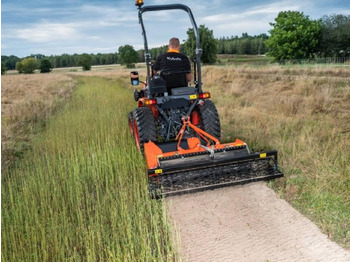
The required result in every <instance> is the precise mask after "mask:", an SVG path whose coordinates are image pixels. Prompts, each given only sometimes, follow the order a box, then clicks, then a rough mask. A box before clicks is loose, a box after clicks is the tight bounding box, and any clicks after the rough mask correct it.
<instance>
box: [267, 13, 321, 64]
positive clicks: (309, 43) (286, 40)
mask: <svg viewBox="0 0 350 262" xmlns="http://www.w3.org/2000/svg"><path fill="white" fill-rule="evenodd" d="M270 25H271V26H273V29H271V30H270V31H269V33H270V34H271V36H270V38H269V39H268V40H266V42H265V43H266V46H267V47H268V48H269V55H271V56H272V57H273V58H274V60H275V61H281V60H284V59H306V58H312V57H313V56H314V54H315V53H316V51H317V46H318V43H319V38H320V33H321V23H320V21H312V20H310V19H309V17H308V16H306V15H304V14H303V12H298V11H282V12H279V14H278V16H277V18H275V23H270Z"/></svg>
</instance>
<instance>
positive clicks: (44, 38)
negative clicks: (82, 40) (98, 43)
mask: <svg viewBox="0 0 350 262" xmlns="http://www.w3.org/2000/svg"><path fill="white" fill-rule="evenodd" d="M79 34H80V33H79V31H78V30H77V29H76V28H75V26H74V24H60V23H48V24H35V25H32V27H30V28H24V29H17V30H15V31H14V32H13V35H12V36H9V35H7V37H11V38H19V39H23V40H26V41H28V42H33V43H44V42H52V41H58V40H61V41H66V40H67V39H72V38H77V37H78V36H79Z"/></svg>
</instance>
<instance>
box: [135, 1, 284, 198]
mask: <svg viewBox="0 0 350 262" xmlns="http://www.w3.org/2000/svg"><path fill="white" fill-rule="evenodd" d="M136 5H137V6H138V14H139V22H140V24H141V28H142V34H143V37H144V48H145V58H146V66H147V76H146V82H145V84H144V85H145V88H144V89H142V90H136V89H135V90H134V98H135V101H137V104H138V107H137V108H135V109H134V110H133V111H131V112H130V113H129V128H130V131H131V133H132V134H133V136H134V138H135V141H136V145H137V147H138V148H139V149H140V150H142V151H143V153H144V156H145V158H146V164H147V173H148V177H149V188H150V192H152V194H156V195H157V196H159V195H173V194H179V193H186V192H190V191H191V192H192V191H197V190H203V189H209V188H217V187H222V186H228V185H233V184H242V183H247V182H251V181H258V180H267V179H273V178H277V177H281V176H283V174H282V173H281V172H280V171H279V169H278V165H277V151H269V152H259V153H257V152H250V150H249V148H248V146H247V144H246V143H244V142H243V141H241V140H239V139H236V141H234V142H232V143H221V142H220V138H221V128H220V120H219V116H218V113H217V110H216V107H215V105H214V103H213V102H212V101H211V100H210V93H208V92H203V91H202V81H201V54H202V49H201V48H200V39H199V33H198V29H197V25H196V22H195V20H194V17H193V14H192V12H191V10H190V8H189V7H187V6H185V5H182V4H170V5H154V6H144V7H142V5H143V1H142V0H137V1H136ZM174 9H179V10H183V11H185V12H187V13H188V15H189V18H190V20H191V23H192V26H193V30H194V33H195V37H196V50H195V53H196V58H195V59H194V66H193V68H194V81H193V84H194V86H188V83H187V81H186V73H188V72H186V71H183V70H181V69H172V70H163V71H161V72H160V74H159V75H152V74H151V56H150V54H149V52H148V45H147V37H146V31H145V27H144V23H143V19H142V14H143V13H145V12H152V11H163V10H174ZM130 76H131V84H132V85H138V84H139V82H140V81H139V75H138V72H136V71H134V72H131V74H130Z"/></svg>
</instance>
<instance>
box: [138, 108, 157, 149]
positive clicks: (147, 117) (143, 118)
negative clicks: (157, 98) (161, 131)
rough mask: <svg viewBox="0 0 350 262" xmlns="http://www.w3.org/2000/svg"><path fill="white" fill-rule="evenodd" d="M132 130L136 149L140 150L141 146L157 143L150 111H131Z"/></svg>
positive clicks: (140, 109) (142, 109)
mask: <svg viewBox="0 0 350 262" xmlns="http://www.w3.org/2000/svg"><path fill="white" fill-rule="evenodd" d="M133 127H134V128H133V130H134V137H135V141H136V145H137V147H138V148H139V149H140V150H142V149H143V144H144V143H147V142H149V141H153V142H157V137H158V136H157V129H156V124H155V120H154V116H153V113H152V110H151V109H150V108H148V107H139V108H135V109H134V110H133Z"/></svg>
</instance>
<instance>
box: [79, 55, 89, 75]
mask: <svg viewBox="0 0 350 262" xmlns="http://www.w3.org/2000/svg"><path fill="white" fill-rule="evenodd" d="M91 62H92V57H91V55H89V54H82V55H81V56H80V58H79V62H78V64H79V65H80V66H82V67H83V70H84V71H89V70H91Z"/></svg>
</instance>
